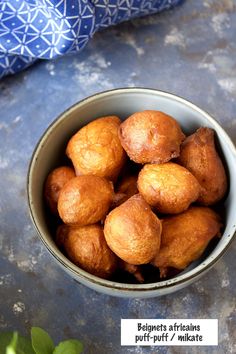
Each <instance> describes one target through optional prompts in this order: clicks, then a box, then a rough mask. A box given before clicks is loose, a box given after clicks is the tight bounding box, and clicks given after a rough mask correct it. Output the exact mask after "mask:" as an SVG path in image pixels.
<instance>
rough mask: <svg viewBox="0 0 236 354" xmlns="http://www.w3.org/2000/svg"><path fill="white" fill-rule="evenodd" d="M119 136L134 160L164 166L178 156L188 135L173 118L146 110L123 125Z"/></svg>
mask: <svg viewBox="0 0 236 354" xmlns="http://www.w3.org/2000/svg"><path fill="white" fill-rule="evenodd" d="M119 137H120V141H121V144H122V146H123V148H124V149H125V151H126V152H127V154H128V156H129V157H130V159H131V160H133V161H135V162H137V163H164V162H167V161H169V160H170V159H172V158H174V157H177V156H179V151H180V144H181V142H182V141H183V140H184V138H185V135H184V134H183V132H182V130H181V128H180V125H179V123H178V122H177V121H176V120H175V119H174V118H172V117H171V116H169V115H167V114H165V113H163V112H159V111H143V112H137V113H134V114H132V115H131V116H130V117H129V118H127V119H126V120H125V121H124V122H123V123H121V125H120V128H119Z"/></svg>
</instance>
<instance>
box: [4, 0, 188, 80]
mask: <svg viewBox="0 0 236 354" xmlns="http://www.w3.org/2000/svg"><path fill="white" fill-rule="evenodd" d="M181 1H182V0H0V77H3V76H5V75H8V74H14V73H16V72H18V71H20V70H22V69H24V68H26V67H27V66H29V65H31V64H32V63H33V62H35V60H37V59H52V58H56V57H58V56H61V55H64V54H65V53H71V52H76V51H79V50H81V49H82V48H83V47H84V46H85V45H86V44H87V42H88V41H89V39H90V38H91V37H92V36H93V34H94V33H95V32H96V31H98V30H100V29H102V28H106V27H108V26H111V25H115V24H117V23H119V22H122V21H126V20H128V19H131V18H135V17H139V16H145V15H148V14H152V13H156V12H160V11H162V10H165V9H169V8H170V7H172V6H174V5H177V4H179V3H180V2H181Z"/></svg>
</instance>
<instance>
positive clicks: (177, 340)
mask: <svg viewBox="0 0 236 354" xmlns="http://www.w3.org/2000/svg"><path fill="white" fill-rule="evenodd" d="M121 345H140V346H144V345H146V346H150V345H158V346H161V345H166V346H169V345H181V346H185V345H190V346H194V345H197V346H199V345H218V320H217V319H156V320H154V319H141V320H136V319H122V320H121Z"/></svg>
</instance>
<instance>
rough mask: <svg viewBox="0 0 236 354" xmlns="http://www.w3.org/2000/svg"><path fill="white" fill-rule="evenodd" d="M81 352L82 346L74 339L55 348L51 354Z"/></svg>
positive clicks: (75, 353) (77, 353) (78, 353)
mask: <svg viewBox="0 0 236 354" xmlns="http://www.w3.org/2000/svg"><path fill="white" fill-rule="evenodd" d="M82 352H83V344H82V343H81V342H80V341H79V340H76V339H68V340H65V341H63V342H61V343H60V344H58V346H57V347H56V348H55V350H54V352H53V354H80V353H82Z"/></svg>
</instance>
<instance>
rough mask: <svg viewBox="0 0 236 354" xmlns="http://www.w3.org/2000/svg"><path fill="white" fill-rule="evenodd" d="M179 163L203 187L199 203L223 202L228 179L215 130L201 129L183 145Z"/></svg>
mask: <svg viewBox="0 0 236 354" xmlns="http://www.w3.org/2000/svg"><path fill="white" fill-rule="evenodd" d="M178 162H179V163H180V164H181V165H182V166H184V167H186V168H187V169H188V170H189V171H190V172H191V173H192V174H193V175H194V176H195V177H196V178H197V180H198V182H199V183H200V185H201V191H200V196H199V198H198V201H199V202H200V203H201V204H203V205H206V206H208V205H212V204H215V203H217V202H218V201H219V200H221V199H222V198H223V197H224V196H225V194H226V190H227V177H226V173H225V169H224V166H223V163H222V161H221V159H220V157H219V155H218V153H217V151H216V148H215V142H214V130H212V129H210V128H203V127H202V128H199V129H198V130H197V131H196V132H195V133H194V134H192V135H190V136H189V137H187V138H186V139H185V141H184V142H183V144H182V145H181V153H180V157H179V159H178Z"/></svg>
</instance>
